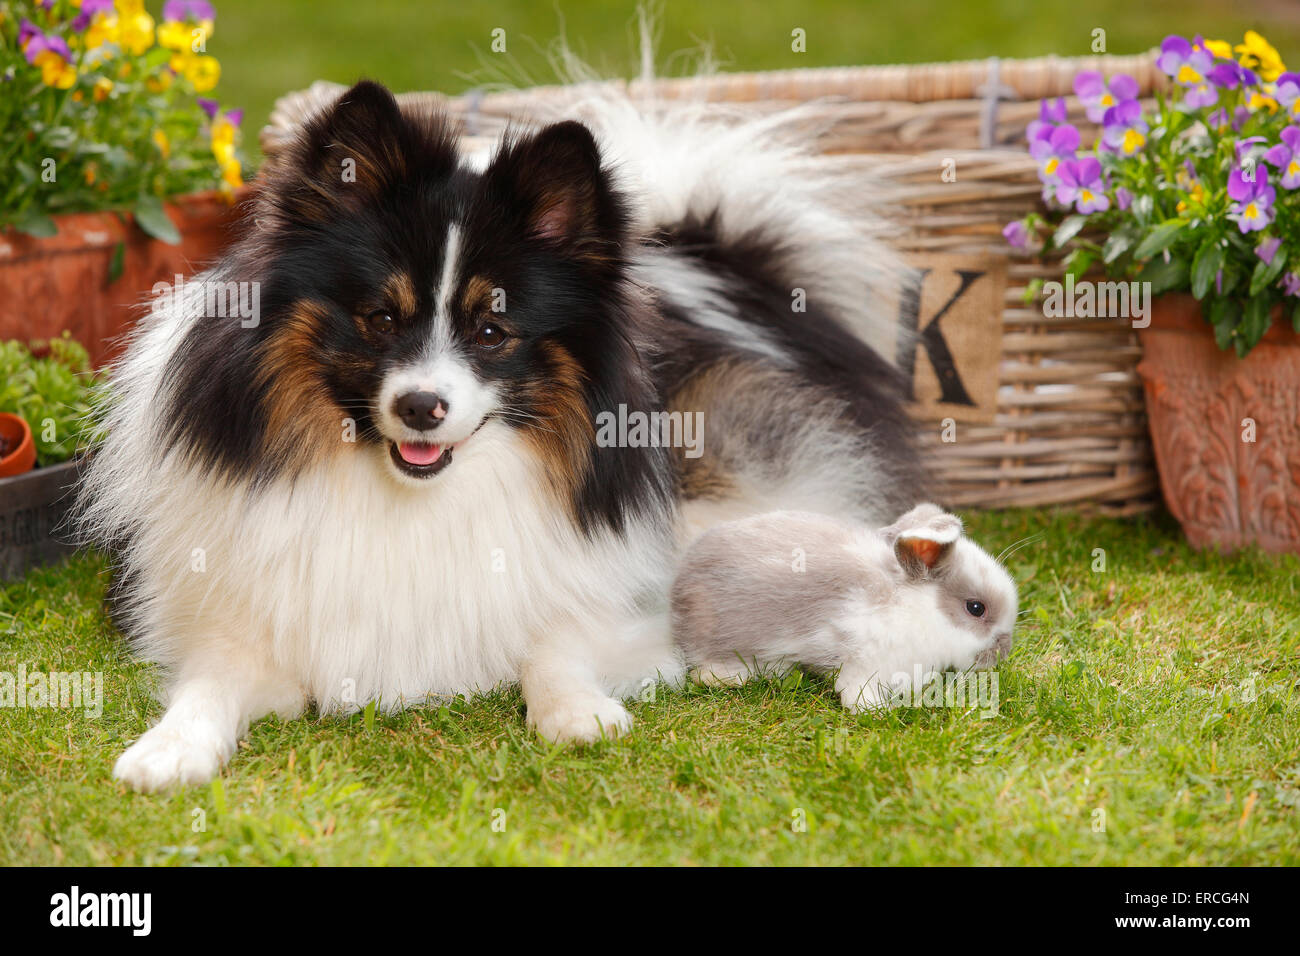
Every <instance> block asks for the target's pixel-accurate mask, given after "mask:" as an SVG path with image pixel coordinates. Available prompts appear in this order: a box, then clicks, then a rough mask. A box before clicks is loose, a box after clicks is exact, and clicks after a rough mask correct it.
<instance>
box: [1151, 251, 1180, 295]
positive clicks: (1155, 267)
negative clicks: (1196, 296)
mask: <svg viewBox="0 0 1300 956" xmlns="http://www.w3.org/2000/svg"><path fill="white" fill-rule="evenodd" d="M1187 274H1188V267H1187V260H1186V259H1180V258H1179V257H1178V256H1170V257H1169V261H1168V262H1165V260H1164V258H1163V257H1159V258H1155V259H1152V260H1151V261H1150V262H1148V263H1147V264H1146V267H1145V268H1143V270H1142V276H1141V278H1142V281H1143V282H1150V283H1151V294H1152V295H1159V294H1160V293H1162V292H1169V291H1170V290H1177V289H1185V288H1187Z"/></svg>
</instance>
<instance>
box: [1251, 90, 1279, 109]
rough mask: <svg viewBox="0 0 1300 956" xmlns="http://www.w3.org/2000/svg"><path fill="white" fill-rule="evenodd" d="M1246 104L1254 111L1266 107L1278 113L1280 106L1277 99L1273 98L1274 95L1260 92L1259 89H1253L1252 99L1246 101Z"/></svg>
mask: <svg viewBox="0 0 1300 956" xmlns="http://www.w3.org/2000/svg"><path fill="white" fill-rule="evenodd" d="M1246 106H1247V108H1248V109H1249V110H1250V111H1251V112H1252V113H1254V112H1258V111H1259V110H1261V109H1266V110H1268V111H1269V112H1270V113H1276V112H1277V108H1278V107H1277V100H1275V99H1273V97H1271V96H1269V95H1267V94H1266V93H1260V92H1259V91H1258V90H1253V91H1251V94H1250V99H1248V100H1247V101H1246Z"/></svg>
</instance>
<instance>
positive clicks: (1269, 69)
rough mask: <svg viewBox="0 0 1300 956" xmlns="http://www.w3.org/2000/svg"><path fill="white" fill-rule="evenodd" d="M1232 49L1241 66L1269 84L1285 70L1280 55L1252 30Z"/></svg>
mask: <svg viewBox="0 0 1300 956" xmlns="http://www.w3.org/2000/svg"><path fill="white" fill-rule="evenodd" d="M1234 49H1235V50H1236V51H1237V52H1238V53H1240V54H1241V65H1242V66H1244V67H1248V68H1250V69H1252V70H1254V71H1255V72H1257V73H1258V74H1259V75H1260V76H1261V77H1263V78H1264V79H1265V80H1267V81H1269V82H1272V81H1273V80H1276V79H1277V78H1278V76H1279V75H1280V74H1281V73H1282V72H1284V71H1285V70H1286V67H1285V66H1284V65H1283V64H1282V57H1281V55H1280V54H1279V53H1278V52H1277V50H1276V49H1274V48H1273V46H1272V44H1270V43H1269V42H1268V41H1267V40H1265V39H1264V38H1263V37H1262V36H1260V35H1259V34H1258V33H1256V32H1255V31H1254V30H1247V31H1246V36H1245V37H1244V38H1243V41H1242V42H1241V43H1238V44H1237V45H1236V47H1234Z"/></svg>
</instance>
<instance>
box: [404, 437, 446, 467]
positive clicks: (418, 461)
mask: <svg viewBox="0 0 1300 956" xmlns="http://www.w3.org/2000/svg"><path fill="white" fill-rule="evenodd" d="M397 452H398V454H400V455H401V456H402V460H403V461H404V462H406V463H407V464H408V465H432V464H433V463H434V462H435V461H437V460H438V459H439V458H441V457H442V446H441V445H423V444H417V443H415V442H409V441H404V442H402V443H401V444H399V445H398V446H397Z"/></svg>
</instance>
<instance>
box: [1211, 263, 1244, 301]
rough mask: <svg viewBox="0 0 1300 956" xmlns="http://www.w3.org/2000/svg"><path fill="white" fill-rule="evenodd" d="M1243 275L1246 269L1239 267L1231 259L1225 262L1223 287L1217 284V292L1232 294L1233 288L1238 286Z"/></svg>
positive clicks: (1219, 293)
mask: <svg viewBox="0 0 1300 956" xmlns="http://www.w3.org/2000/svg"><path fill="white" fill-rule="evenodd" d="M1243 275H1245V271H1244V270H1242V269H1238V268H1237V267H1236V265H1234V264H1233V262H1232V260H1231V259H1229V260H1228V261H1226V262H1224V264H1223V283H1222V288H1220V287H1219V286H1217V285H1216V286H1215V294H1216V295H1220V296H1224V295H1231V294H1232V290H1233V289H1235V288H1237V283H1238V282H1240V281H1241V277H1242V276H1243Z"/></svg>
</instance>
